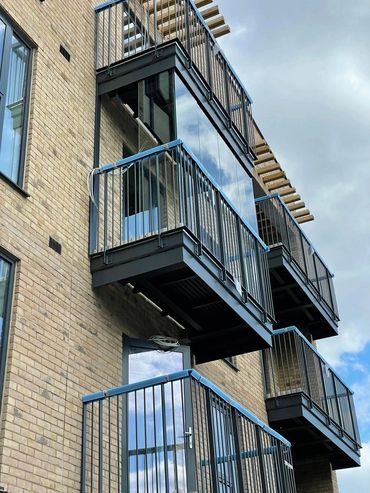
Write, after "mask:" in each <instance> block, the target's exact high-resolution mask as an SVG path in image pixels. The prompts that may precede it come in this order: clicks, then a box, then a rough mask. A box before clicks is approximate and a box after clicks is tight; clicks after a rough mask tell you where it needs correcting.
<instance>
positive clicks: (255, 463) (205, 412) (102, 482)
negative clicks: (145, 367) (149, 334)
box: [82, 370, 296, 493]
mask: <svg viewBox="0 0 370 493" xmlns="http://www.w3.org/2000/svg"><path fill="white" fill-rule="evenodd" d="M82 444H83V450H82V493H87V492H90V491H97V492H99V493H101V492H102V491H127V492H128V493H141V492H144V491H145V492H148V493H166V492H167V493H168V492H169V491H176V492H178V493H186V492H189V491H202V493H214V492H218V493H222V492H224V491H226V490H227V491H253V492H254V493H295V491H296V489H295V483H294V474H293V467H292V458H291V452H290V443H289V442H287V440H285V439H284V438H283V437H282V436H281V435H279V434H278V433H276V432H275V431H274V430H272V429H271V428H269V427H268V426H267V425H265V424H264V423H263V422H261V421H260V420H258V419H257V418H256V417H255V416H254V415H252V414H251V413H250V412H249V411H248V410H246V409H245V408H244V407H243V406H241V405H240V404H239V403H237V402H236V401H234V400H233V399H231V398H230V397H229V396H227V395H226V394H225V393H224V392H222V391H221V390H220V389H219V388H217V387H216V386H215V385H213V384H212V383H211V382H209V381H208V380H206V379H205V378H203V377H202V376H201V375H200V374H199V373H197V372H196V371H194V370H183V371H180V372H177V373H173V374H170V375H165V376H161V377H157V378H152V379H150V380H146V381H143V382H138V383H134V384H130V385H125V386H123V387H119V388H116V389H111V390H108V391H105V392H98V393H96V394H92V395H88V396H85V397H84V398H83V437H82Z"/></svg>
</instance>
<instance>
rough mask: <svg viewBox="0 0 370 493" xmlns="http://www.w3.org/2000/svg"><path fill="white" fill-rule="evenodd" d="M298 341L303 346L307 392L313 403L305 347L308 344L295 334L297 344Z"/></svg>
mask: <svg viewBox="0 0 370 493" xmlns="http://www.w3.org/2000/svg"><path fill="white" fill-rule="evenodd" d="M297 339H299V340H300V346H301V351H302V358H303V366H304V372H305V376H306V383H307V392H308V395H309V398H310V401H312V400H313V397H312V391H311V385H310V374H309V371H308V364H307V355H306V346H305V344H306V343H305V342H304V341H303V339H301V338H300V337H298V336H297V334H296V333H294V340H295V342H297ZM311 406H312V402H311Z"/></svg>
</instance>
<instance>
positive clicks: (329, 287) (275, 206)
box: [256, 194, 339, 321]
mask: <svg viewBox="0 0 370 493" xmlns="http://www.w3.org/2000/svg"><path fill="white" fill-rule="evenodd" d="M256 210H257V220H258V230H259V234H260V236H261V238H262V239H263V241H264V242H265V243H266V244H267V245H268V246H269V247H270V248H273V247H276V246H281V245H282V246H283V247H284V248H285V249H286V251H287V252H288V253H289V255H290V257H291V259H292V261H294V263H295V264H296V265H297V266H298V268H299V269H300V271H301V272H302V273H303V274H304V276H305V278H306V281H307V282H308V283H309V285H310V286H311V287H312V288H313V289H314V290H315V291H316V293H317V295H318V297H319V298H320V300H322V301H323V302H324V303H325V305H326V307H327V308H328V309H329V310H330V313H331V316H332V317H333V319H334V320H335V321H338V320H339V315H338V307H337V302H336V297H335V291H334V285H333V277H334V275H333V274H332V273H331V272H330V270H329V269H328V268H327V266H326V265H325V263H324V261H323V260H322V258H321V257H320V255H319V254H318V253H317V252H316V250H315V249H314V247H313V246H312V243H311V242H310V241H309V239H308V238H307V236H306V235H305V233H304V232H303V230H302V228H301V227H300V226H299V224H298V223H297V221H296V220H295V218H294V217H293V215H292V214H291V212H290V211H289V209H288V208H287V206H286V205H285V204H284V202H283V201H282V199H281V198H280V196H279V195H278V194H273V195H268V196H266V197H261V198H259V199H257V200H256Z"/></svg>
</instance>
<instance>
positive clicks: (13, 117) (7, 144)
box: [0, 35, 29, 181]
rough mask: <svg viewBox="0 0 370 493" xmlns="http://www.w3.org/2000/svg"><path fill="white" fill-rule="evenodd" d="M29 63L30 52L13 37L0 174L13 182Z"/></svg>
mask: <svg viewBox="0 0 370 493" xmlns="http://www.w3.org/2000/svg"><path fill="white" fill-rule="evenodd" d="M28 63H29V49H28V48H27V47H26V46H25V45H24V44H23V43H22V42H21V41H20V40H19V39H18V38H17V37H15V36H14V35H13V37H12V46H11V54H10V62H9V77H8V85H7V89H6V95H5V98H6V100H5V113H4V122H3V133H2V138H1V151H0V171H2V172H3V173H4V174H5V175H7V176H8V177H9V178H10V179H11V180H13V181H18V175H19V167H20V158H21V144H22V131H23V123H24V111H25V96H26V87H27V68H28Z"/></svg>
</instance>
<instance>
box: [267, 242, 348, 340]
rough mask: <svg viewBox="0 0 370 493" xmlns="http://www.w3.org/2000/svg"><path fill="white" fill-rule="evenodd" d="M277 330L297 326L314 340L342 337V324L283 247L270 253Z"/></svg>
mask: <svg viewBox="0 0 370 493" xmlns="http://www.w3.org/2000/svg"><path fill="white" fill-rule="evenodd" d="M268 262H269V270H270V278H271V288H272V296H273V299H274V308H275V320H276V328H282V327H289V326H292V325H295V326H297V327H300V328H301V329H302V330H307V331H309V332H310V333H311V334H312V336H313V338H314V339H322V338H325V337H331V336H335V335H338V328H337V326H338V324H337V321H336V319H335V318H334V317H333V314H332V313H331V311H330V310H329V308H328V307H327V306H326V304H325V302H324V301H323V300H320V296H319V294H318V293H317V292H316V290H315V289H314V288H313V286H311V285H310V284H309V283H308V281H307V279H306V278H305V276H304V275H303V273H302V272H301V270H300V269H299V268H298V267H297V266H296V265H295V263H294V262H293V261H292V260H291V259H290V258H289V255H288V253H287V252H286V251H285V249H284V248H283V247H281V246H277V247H273V248H271V250H270V252H269V254H268Z"/></svg>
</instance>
